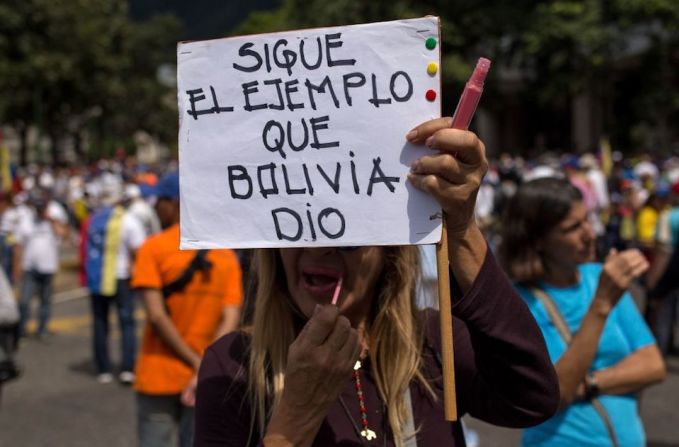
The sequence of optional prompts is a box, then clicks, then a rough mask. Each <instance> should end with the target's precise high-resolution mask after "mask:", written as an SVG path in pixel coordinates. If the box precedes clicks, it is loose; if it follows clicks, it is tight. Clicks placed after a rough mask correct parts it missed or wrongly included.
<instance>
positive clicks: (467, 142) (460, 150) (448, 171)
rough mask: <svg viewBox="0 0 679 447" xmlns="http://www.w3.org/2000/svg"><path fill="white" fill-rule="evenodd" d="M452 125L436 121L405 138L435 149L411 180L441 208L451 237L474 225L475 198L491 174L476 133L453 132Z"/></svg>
mask: <svg viewBox="0 0 679 447" xmlns="http://www.w3.org/2000/svg"><path fill="white" fill-rule="evenodd" d="M452 122H453V119H452V118H450V117H446V118H438V119H434V120H431V121H427V122H425V123H422V124H420V125H419V126H417V127H415V128H414V129H413V130H411V131H410V133H408V135H406V138H407V139H408V141H409V142H411V143H413V144H423V143H424V144H425V145H426V146H427V147H429V148H431V149H432V152H433V153H432V154H431V155H426V156H424V157H422V158H420V159H418V160H416V161H415V162H413V164H412V165H411V174H410V175H409V179H410V181H411V182H412V184H413V185H414V186H415V187H416V188H418V189H421V190H423V191H426V192H428V193H429V194H431V195H432V196H434V198H435V199H436V200H438V202H439V203H440V204H441V208H443V211H444V212H445V213H446V223H447V228H448V236H449V237H451V236H455V235H457V234H462V233H463V232H464V231H465V230H466V229H467V227H468V226H469V225H470V224H471V223H473V222H474V207H475V205H476V195H477V193H478V190H479V186H481V181H482V180H483V176H484V175H485V173H486V171H487V170H488V161H487V160H486V150H485V146H484V145H483V142H482V141H481V140H479V138H478V137H477V136H476V135H475V134H474V133H473V132H469V131H466V130H458V129H452V128H451V127H450V126H451V125H452Z"/></svg>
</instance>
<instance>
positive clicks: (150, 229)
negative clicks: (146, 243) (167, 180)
mask: <svg viewBox="0 0 679 447" xmlns="http://www.w3.org/2000/svg"><path fill="white" fill-rule="evenodd" d="M127 211H128V212H129V213H130V214H133V215H134V216H136V217H137V219H139V221H140V222H141V223H142V225H143V226H144V230H145V231H146V236H150V235H152V234H155V233H158V232H159V231H160V221H159V220H158V216H157V215H156V212H155V211H154V210H153V208H152V207H151V205H149V204H148V203H147V202H146V201H145V200H144V199H135V200H133V201H132V203H131V204H130V206H129V207H128V208H127Z"/></svg>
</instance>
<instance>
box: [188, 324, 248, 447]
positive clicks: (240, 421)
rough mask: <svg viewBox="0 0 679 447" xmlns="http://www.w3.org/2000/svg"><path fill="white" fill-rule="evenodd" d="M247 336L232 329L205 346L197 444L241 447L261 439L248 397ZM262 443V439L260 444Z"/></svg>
mask: <svg viewBox="0 0 679 447" xmlns="http://www.w3.org/2000/svg"><path fill="white" fill-rule="evenodd" d="M248 344H249V340H248V337H247V336H246V335H244V334H242V333H232V334H231V335H229V336H227V337H225V338H222V339H220V340H219V341H217V342H215V343H214V344H213V345H211V346H210V347H208V348H207V349H206V350H205V356H204V357H203V361H202V363H201V365H200V371H199V373H198V388H197V391H196V416H195V421H196V427H195V434H194V444H193V445H194V447H241V446H245V445H253V444H254V442H257V441H259V440H260V437H261V436H260V434H259V430H258V427H257V421H254V422H255V426H254V427H252V428H254V430H252V432H251V431H250V429H251V426H250V424H251V423H252V422H253V421H252V410H251V408H250V402H249V401H248V397H247V388H248V385H247V374H244V371H245V369H244V366H246V365H245V364H246V358H245V355H246V352H247V351H248V349H249V348H248ZM259 445H261V443H260V444H259Z"/></svg>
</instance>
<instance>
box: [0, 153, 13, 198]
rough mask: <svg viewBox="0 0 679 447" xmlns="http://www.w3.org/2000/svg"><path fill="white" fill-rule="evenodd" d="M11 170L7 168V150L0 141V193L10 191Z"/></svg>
mask: <svg viewBox="0 0 679 447" xmlns="http://www.w3.org/2000/svg"><path fill="white" fill-rule="evenodd" d="M11 189H12V170H11V169H10V166H9V148H8V147H7V145H6V144H3V143H2V142H1V141H0V191H11Z"/></svg>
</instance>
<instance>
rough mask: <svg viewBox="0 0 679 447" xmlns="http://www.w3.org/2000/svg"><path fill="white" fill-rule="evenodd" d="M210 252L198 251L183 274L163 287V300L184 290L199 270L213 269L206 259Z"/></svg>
mask: <svg viewBox="0 0 679 447" xmlns="http://www.w3.org/2000/svg"><path fill="white" fill-rule="evenodd" d="M208 252H209V250H198V252H197V253H196V256H195V257H194V258H193V259H192V260H191V262H190V263H189V265H188V266H187V267H186V269H185V270H184V271H183V272H182V274H181V275H179V277H178V278H177V279H175V280H174V281H172V282H171V283H170V284H167V285H166V286H164V287H163V290H162V291H163V298H165V299H167V298H169V296H170V295H172V294H174V293H177V292H181V291H182V290H184V289H185V288H186V286H187V285H188V284H189V283H190V282H191V280H192V279H193V276H194V275H195V274H196V272H197V271H198V270H209V269H210V268H211V267H212V263H211V262H210V261H208V260H207V259H206V256H207V254H208Z"/></svg>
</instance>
